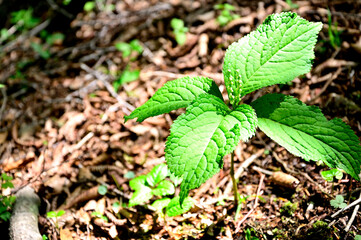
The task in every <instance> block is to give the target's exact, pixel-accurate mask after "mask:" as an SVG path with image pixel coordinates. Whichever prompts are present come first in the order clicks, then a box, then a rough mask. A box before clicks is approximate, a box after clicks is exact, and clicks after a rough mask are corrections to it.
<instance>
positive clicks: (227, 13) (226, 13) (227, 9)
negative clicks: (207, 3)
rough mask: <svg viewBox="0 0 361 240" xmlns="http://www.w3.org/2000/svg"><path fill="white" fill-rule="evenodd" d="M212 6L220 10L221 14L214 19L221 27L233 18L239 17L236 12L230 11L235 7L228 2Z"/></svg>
mask: <svg viewBox="0 0 361 240" xmlns="http://www.w3.org/2000/svg"><path fill="white" fill-rule="evenodd" d="M214 8H215V9H217V10H221V14H220V15H219V16H218V17H217V19H216V21H217V22H218V24H219V25H220V26H221V27H223V26H226V25H227V24H228V23H229V22H230V21H232V20H234V19H237V18H240V16H239V15H238V14H232V13H231V11H234V10H236V8H235V7H234V6H232V5H230V4H228V3H223V4H217V5H215V6H214Z"/></svg>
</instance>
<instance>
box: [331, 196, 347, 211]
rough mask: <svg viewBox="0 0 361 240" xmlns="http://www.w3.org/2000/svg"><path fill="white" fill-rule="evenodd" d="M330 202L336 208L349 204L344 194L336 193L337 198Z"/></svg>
mask: <svg viewBox="0 0 361 240" xmlns="http://www.w3.org/2000/svg"><path fill="white" fill-rule="evenodd" d="M330 204H331V206H332V207H334V208H344V207H346V206H347V204H346V203H345V199H344V198H343V196H342V195H336V197H335V199H332V200H331V201H330Z"/></svg>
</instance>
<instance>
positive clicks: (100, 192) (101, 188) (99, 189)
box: [98, 185, 108, 195]
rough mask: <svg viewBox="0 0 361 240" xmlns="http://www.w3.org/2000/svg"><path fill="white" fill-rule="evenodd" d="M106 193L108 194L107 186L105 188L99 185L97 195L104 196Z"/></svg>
mask: <svg viewBox="0 0 361 240" xmlns="http://www.w3.org/2000/svg"><path fill="white" fill-rule="evenodd" d="M107 192H108V187H107V186H105V185H100V186H99V187H98V193H99V194H100V195H105V194H107Z"/></svg>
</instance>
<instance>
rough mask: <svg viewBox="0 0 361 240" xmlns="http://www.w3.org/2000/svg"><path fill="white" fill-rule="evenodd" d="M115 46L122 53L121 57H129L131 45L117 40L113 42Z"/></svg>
mask: <svg viewBox="0 0 361 240" xmlns="http://www.w3.org/2000/svg"><path fill="white" fill-rule="evenodd" d="M115 48H116V49H117V50H118V51H121V52H122V54H123V57H129V56H130V54H131V53H132V47H131V46H130V44H128V43H125V42H118V43H116V44H115Z"/></svg>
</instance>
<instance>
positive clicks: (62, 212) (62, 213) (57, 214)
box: [56, 210, 65, 217]
mask: <svg viewBox="0 0 361 240" xmlns="http://www.w3.org/2000/svg"><path fill="white" fill-rule="evenodd" d="M64 214H65V211H64V210H59V211H58V212H57V213H56V216H57V217H61V216H63V215H64Z"/></svg>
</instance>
